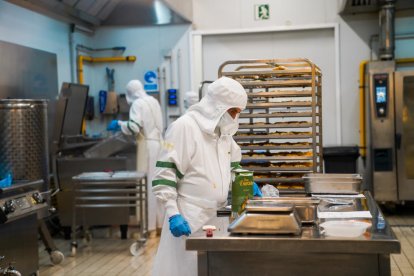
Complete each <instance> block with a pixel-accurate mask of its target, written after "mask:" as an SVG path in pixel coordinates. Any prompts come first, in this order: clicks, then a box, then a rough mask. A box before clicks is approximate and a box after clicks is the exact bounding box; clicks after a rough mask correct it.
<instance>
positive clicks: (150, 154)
mask: <svg viewBox="0 0 414 276" xmlns="http://www.w3.org/2000/svg"><path fill="white" fill-rule="evenodd" d="M126 90H127V93H126V100H127V102H128V104H129V105H131V108H130V110H129V120H128V121H118V120H113V121H112V122H111V123H110V124H109V125H108V128H107V129H108V130H113V131H114V130H115V131H116V130H119V129H120V130H122V132H123V133H124V134H127V135H134V136H135V137H136V139H137V171H140V172H146V173H147V181H148V183H147V187H148V191H149V192H148V231H153V230H156V228H161V227H162V223H163V219H164V218H163V213H164V212H163V210H164V207H163V205H162V204H161V203H160V202H157V199H156V198H155V196H154V194H153V193H151V192H150V191H151V182H152V179H153V175H154V169H155V163H156V160H157V156H158V153H159V151H160V148H161V142H162V131H163V122H162V112H161V107H160V104H159V103H158V101H157V100H156V99H155V98H154V97H151V96H149V95H148V94H147V93H146V92H145V90H144V88H143V86H142V83H141V82H140V81H139V80H131V81H130V82H129V83H128V84H127V86H126ZM157 204H158V205H159V206H157Z"/></svg>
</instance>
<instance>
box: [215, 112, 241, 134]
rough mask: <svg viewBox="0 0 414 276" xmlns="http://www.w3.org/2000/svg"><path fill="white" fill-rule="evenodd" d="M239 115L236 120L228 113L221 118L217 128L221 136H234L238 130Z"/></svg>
mask: <svg viewBox="0 0 414 276" xmlns="http://www.w3.org/2000/svg"><path fill="white" fill-rule="evenodd" d="M238 119H239V115H237V116H236V118H234V119H233V118H232V117H231V116H230V114H229V113H228V112H226V113H224V115H223V116H221V118H220V121H219V123H218V124H217V126H218V127H219V128H220V132H221V134H223V135H234V134H235V133H236V132H237V130H238V129H239V120H238Z"/></svg>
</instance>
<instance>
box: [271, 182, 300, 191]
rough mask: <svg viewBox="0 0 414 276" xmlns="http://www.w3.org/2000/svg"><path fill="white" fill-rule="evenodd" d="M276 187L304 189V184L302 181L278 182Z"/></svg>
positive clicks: (281, 188) (280, 188)
mask: <svg viewBox="0 0 414 276" xmlns="http://www.w3.org/2000/svg"><path fill="white" fill-rule="evenodd" d="M276 188H277V189H279V190H302V189H304V184H302V183H279V184H277V185H276Z"/></svg>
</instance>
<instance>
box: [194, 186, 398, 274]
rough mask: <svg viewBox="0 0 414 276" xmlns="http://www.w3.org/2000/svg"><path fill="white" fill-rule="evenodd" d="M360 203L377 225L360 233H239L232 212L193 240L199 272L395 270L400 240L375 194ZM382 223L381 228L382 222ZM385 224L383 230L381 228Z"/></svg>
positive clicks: (313, 228) (314, 227)
mask: <svg viewBox="0 0 414 276" xmlns="http://www.w3.org/2000/svg"><path fill="white" fill-rule="evenodd" d="M365 197H366V198H365V199H360V200H359V204H357V206H358V208H359V209H361V210H369V211H370V213H371V215H372V217H373V218H372V220H371V222H372V227H371V228H370V229H368V230H367V231H366V232H365V234H364V235H362V236H360V237H358V238H338V237H335V238H334V237H325V236H324V235H323V234H322V233H321V231H320V229H319V227H318V225H310V226H305V227H302V233H301V235H299V236H294V235H234V234H230V233H229V232H228V231H227V227H228V225H229V222H230V218H228V217H216V218H214V219H212V220H211V221H210V222H208V223H207V224H211V225H215V226H216V227H217V230H216V231H215V232H214V236H213V237H212V238H207V237H206V235H205V232H203V231H202V230H200V231H198V232H196V233H194V234H193V235H191V237H189V238H188V239H187V242H186V249H187V250H196V251H198V275H200V276H201V275H203V276H204V275H352V276H356V275H364V276H367V275H390V274H391V269H390V254H391V253H399V252H400V250H401V249H400V243H399V241H398V240H397V238H396V237H395V235H394V233H393V232H392V229H391V228H390V226H389V224H388V223H387V222H386V220H385V225H384V224H383V223H382V225H380V224H381V223H380V224H378V217H379V216H380V217H381V216H382V213H381V211H380V209H379V208H378V205H377V204H376V203H375V201H374V200H373V198H372V196H371V194H370V193H368V192H367V193H365ZM377 226H378V227H377ZM379 228H382V229H379Z"/></svg>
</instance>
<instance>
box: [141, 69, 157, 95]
mask: <svg viewBox="0 0 414 276" xmlns="http://www.w3.org/2000/svg"><path fill="white" fill-rule="evenodd" d="M144 80H145V83H144V89H145V90H146V91H158V83H157V73H155V72H154V71H147V72H146V73H145V75H144Z"/></svg>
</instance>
